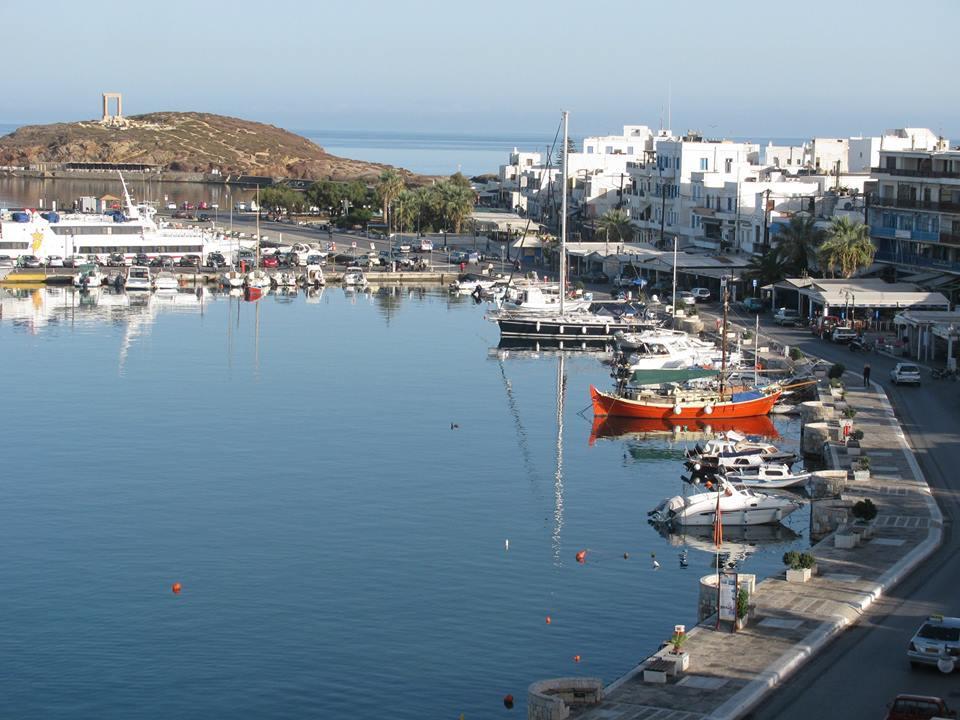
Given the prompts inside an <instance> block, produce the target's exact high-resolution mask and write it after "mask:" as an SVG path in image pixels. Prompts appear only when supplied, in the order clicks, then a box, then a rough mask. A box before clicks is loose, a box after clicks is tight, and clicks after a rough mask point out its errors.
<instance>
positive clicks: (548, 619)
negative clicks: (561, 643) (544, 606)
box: [547, 615, 553, 625]
mask: <svg viewBox="0 0 960 720" xmlns="http://www.w3.org/2000/svg"><path fill="white" fill-rule="evenodd" d="M552 622H553V620H551V619H550V616H549V615H547V625H549V624H550V623H552Z"/></svg>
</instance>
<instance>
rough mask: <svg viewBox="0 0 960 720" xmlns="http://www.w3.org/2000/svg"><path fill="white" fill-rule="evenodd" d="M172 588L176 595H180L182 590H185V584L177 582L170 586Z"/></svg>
mask: <svg viewBox="0 0 960 720" xmlns="http://www.w3.org/2000/svg"><path fill="white" fill-rule="evenodd" d="M170 589H171V590H173V594H174V595H179V594H180V591H181V590H183V586H182V585H181V584H180V583H178V582H175V583H174V584H173V585H171V586H170Z"/></svg>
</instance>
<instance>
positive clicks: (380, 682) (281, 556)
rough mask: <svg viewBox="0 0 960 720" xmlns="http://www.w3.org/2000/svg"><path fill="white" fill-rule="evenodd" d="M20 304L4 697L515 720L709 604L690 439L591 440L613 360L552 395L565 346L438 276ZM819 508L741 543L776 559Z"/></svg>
mask: <svg viewBox="0 0 960 720" xmlns="http://www.w3.org/2000/svg"><path fill="white" fill-rule="evenodd" d="M0 311H2V316H0V349H2V353H3V359H4V363H3V367H4V372H5V374H6V382H5V383H4V391H3V396H2V403H3V408H4V417H5V418H6V422H5V432H6V438H5V447H6V458H5V463H4V465H5V470H6V471H5V472H4V480H3V483H2V502H0V547H2V548H3V569H4V581H5V582H4V587H5V590H4V592H3V593H2V594H0V694H2V696H3V697H4V714H5V715H7V716H9V717H17V718H71V719H73V718H168V717H177V718H211V717H280V718H284V717H290V718H293V717H298V718H299V717H333V718H341V717H343V718H346V717H373V716H375V715H377V714H384V713H389V715H390V717H393V718H400V719H404V718H410V719H413V718H427V717H429V718H444V717H446V718H456V717H459V715H460V713H464V715H465V717H466V718H496V717H507V716H509V715H510V713H511V712H512V713H513V714H514V716H515V717H520V716H522V715H523V713H524V712H525V710H524V708H523V699H524V697H525V694H526V688H527V685H528V684H529V683H530V682H532V681H534V680H538V679H541V678H545V677H551V676H557V675H570V674H574V675H591V676H593V675H598V676H600V677H602V678H604V679H605V680H607V681H610V680H612V679H614V678H615V677H617V676H619V675H621V674H622V673H624V672H626V671H627V670H629V669H630V668H631V667H632V666H633V665H634V664H635V663H636V661H638V660H639V659H641V658H642V657H644V656H645V655H646V654H648V653H649V652H651V651H652V650H654V649H655V648H656V647H657V645H658V643H659V642H660V641H661V640H663V639H665V638H667V637H669V635H670V634H671V632H672V629H673V626H674V624H675V623H687V624H692V622H693V621H694V620H695V616H696V601H697V579H698V578H699V577H700V576H701V575H703V574H706V573H708V572H710V568H711V562H712V555H711V554H710V553H709V531H707V534H706V536H704V537H689V538H686V539H684V538H677V537H674V538H664V537H661V535H659V534H658V533H657V532H656V531H655V530H654V529H652V528H651V527H649V526H648V525H647V523H646V512H647V510H649V509H651V508H652V507H653V506H654V505H655V504H656V503H657V502H658V501H659V500H660V499H661V498H662V497H664V496H666V495H671V494H675V493H677V492H679V490H680V481H679V474H680V470H681V467H680V457H681V451H682V448H683V446H684V443H682V442H676V441H674V440H673V439H672V438H671V437H670V436H669V435H667V436H664V435H655V436H648V437H641V436H633V435H627V436H621V437H617V436H616V435H615V434H614V436H612V437H595V436H593V437H592V434H591V433H592V429H593V426H592V423H591V418H590V415H589V412H586V413H584V414H583V415H581V414H580V412H579V411H581V410H582V409H583V408H584V407H585V406H587V405H588V403H589V396H588V386H589V384H590V383H591V382H592V383H598V384H601V385H606V384H607V382H608V376H607V370H606V368H605V366H603V365H601V363H600V361H599V359H598V358H597V357H596V356H592V355H567V356H565V357H564V358H563V368H562V371H563V375H562V378H563V380H562V383H559V385H561V386H562V392H561V393H560V394H559V395H558V379H559V378H560V377H561V376H560V366H561V360H560V357H558V356H556V355H549V354H535V353H516V352H510V353H504V352H498V351H497V350H495V349H493V348H495V347H496V344H497V340H498V332H497V328H496V325H494V324H491V323H488V322H486V321H485V320H484V319H483V313H484V311H485V308H484V307H483V306H477V305H474V304H473V303H472V301H469V300H460V299H456V298H451V297H450V296H449V295H447V293H446V292H445V291H443V290H441V289H439V288H433V289H401V288H381V289H375V290H373V291H372V292H370V293H358V294H354V293H345V292H344V291H343V290H341V289H339V288H330V289H328V290H326V291H324V292H322V293H319V294H313V295H310V296H307V295H304V294H300V295H296V296H275V295H272V294H271V295H268V296H266V297H264V298H263V299H261V300H260V301H259V302H257V303H246V302H242V301H241V300H239V299H238V298H231V297H229V296H226V295H214V294H210V293H206V294H203V296H202V297H200V298H198V297H197V296H196V295H195V294H193V293H187V292H182V293H179V294H176V295H174V296H166V297H164V296H160V295H154V296H149V295H148V296H141V297H138V296H135V295H124V294H119V295H116V294H110V293H107V292H105V291H104V292H99V293H96V294H94V295H91V296H83V297H81V296H80V295H77V294H74V293H73V292H72V291H70V290H61V289H37V290H15V291H14V290H8V289H0ZM558 408H562V416H561V417H560V418H558ZM451 424H455V425H456V426H457V427H455V428H452V427H451ZM776 429H777V431H778V432H780V433H782V434H783V437H782V438H781V439H780V440H778V442H779V443H781V444H782V445H784V446H786V447H795V445H796V433H797V431H798V427H797V424H796V422H795V421H791V420H780V419H778V420H776ZM807 517H808V516H807V513H806V512H800V513H797V514H795V515H794V516H791V517H790V518H789V519H788V520H789V524H790V526H791V527H793V528H794V529H795V530H796V531H797V532H798V533H801V536H799V537H797V536H793V535H792V534H791V533H789V532H785V533H781V534H780V535H779V536H778V537H776V538H772V539H771V540H769V541H768V542H759V543H757V544H755V545H753V546H752V547H751V546H750V545H751V543H750V542H747V543H742V542H737V541H736V539H734V540H733V541H732V542H730V543H729V544H728V547H727V549H728V550H729V551H730V552H731V554H732V555H742V556H744V557H741V559H740V561H739V566H740V567H741V568H742V569H743V570H744V571H747V572H755V573H758V574H760V575H766V574H769V573H772V572H776V571H778V570H779V569H780V568H781V565H780V556H781V554H782V553H783V552H784V550H785V549H788V548H791V547H800V546H803V545H806V542H807V541H806V523H807ZM762 535H763V534H762V533H760V536H762ZM507 539H509V549H506V548H505V540H507ZM683 547H687V548H688V551H689V561H688V564H689V566H688V567H686V568H684V567H681V564H680V562H679V552H680V551H681V550H682V549H683ZM580 549H587V550H588V555H587V562H586V563H585V564H583V565H581V564H578V563H577V562H576V561H575V560H574V555H575V553H576V552H577V551H578V550H580ZM624 553H628V554H629V559H627V560H625V559H624V558H623V554H624ZM654 553H655V554H656V557H657V559H658V560H659V561H660V562H661V564H662V567H661V568H660V569H659V570H654V569H653V566H652V562H651V554H654ZM173 582H180V583H182V585H183V591H182V593H181V594H180V595H174V594H172V593H171V591H170V586H171V583H173ZM548 615H549V616H550V617H551V619H552V622H551V624H549V625H548V624H546V622H545V618H546V617H547V616H548ZM574 655H580V656H581V658H582V660H581V662H580V663H579V664H576V663H574V662H573V659H572V658H573V656H574ZM507 693H511V694H513V695H514V696H515V697H516V698H517V700H518V707H517V708H515V709H514V710H513V711H508V710H506V709H505V708H504V707H503V705H502V703H501V699H502V697H503V696H504V695H505V694H507Z"/></svg>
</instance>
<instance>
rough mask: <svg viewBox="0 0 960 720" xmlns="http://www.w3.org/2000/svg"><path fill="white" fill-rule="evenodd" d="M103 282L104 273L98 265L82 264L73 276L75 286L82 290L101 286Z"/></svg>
mask: <svg viewBox="0 0 960 720" xmlns="http://www.w3.org/2000/svg"><path fill="white" fill-rule="evenodd" d="M102 284H103V275H101V274H100V269H99V268H98V267H97V266H96V265H93V264H91V265H81V266H80V272H78V273H77V274H76V275H74V276H73V286H74V287H76V288H80V289H81V290H87V289H89V288H95V287H100V286H101V285H102Z"/></svg>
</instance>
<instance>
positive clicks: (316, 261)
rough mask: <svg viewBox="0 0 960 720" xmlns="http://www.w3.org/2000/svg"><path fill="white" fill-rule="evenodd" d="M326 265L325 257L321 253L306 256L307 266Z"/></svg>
mask: <svg viewBox="0 0 960 720" xmlns="http://www.w3.org/2000/svg"><path fill="white" fill-rule="evenodd" d="M326 264H327V255H326V253H323V254H322V255H321V254H319V253H313V254H310V255H307V265H326Z"/></svg>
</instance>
